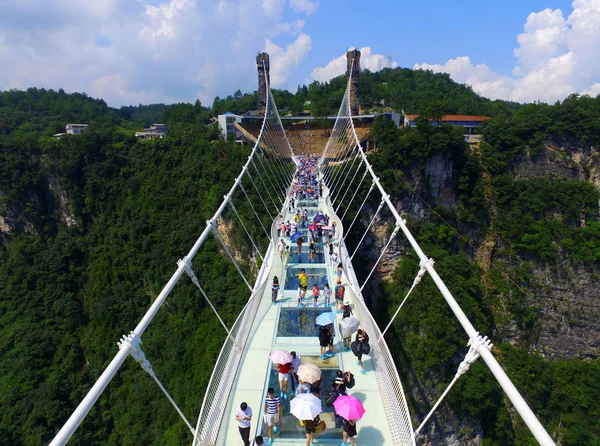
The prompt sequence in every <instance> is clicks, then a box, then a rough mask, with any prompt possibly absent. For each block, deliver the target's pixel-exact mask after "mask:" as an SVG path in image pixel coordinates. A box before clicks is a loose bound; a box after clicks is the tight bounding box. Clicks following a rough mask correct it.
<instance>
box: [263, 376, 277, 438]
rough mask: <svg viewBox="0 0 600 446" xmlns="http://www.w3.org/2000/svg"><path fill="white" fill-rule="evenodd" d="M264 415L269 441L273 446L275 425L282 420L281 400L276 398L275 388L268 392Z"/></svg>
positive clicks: (270, 388)
mask: <svg viewBox="0 0 600 446" xmlns="http://www.w3.org/2000/svg"><path fill="white" fill-rule="evenodd" d="M264 415H265V420H266V422H267V427H268V430H269V440H268V441H269V444H272V443H273V431H274V428H275V425H276V424H277V423H279V420H280V418H281V404H280V402H279V398H278V397H276V396H275V389H273V387H269V390H267V397H266V398H265V408H264Z"/></svg>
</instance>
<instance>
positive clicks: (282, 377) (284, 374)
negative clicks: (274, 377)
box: [277, 362, 292, 400]
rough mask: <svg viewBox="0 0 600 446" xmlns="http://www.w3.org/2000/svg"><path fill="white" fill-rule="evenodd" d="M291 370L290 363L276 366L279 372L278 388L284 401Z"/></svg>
mask: <svg viewBox="0 0 600 446" xmlns="http://www.w3.org/2000/svg"><path fill="white" fill-rule="evenodd" d="M291 368H292V363H291V362H289V363H287V364H279V365H278V366H277V370H279V388H280V389H281V398H283V399H284V400H286V399H287V397H288V395H287V392H288V377H289V373H290V370H291Z"/></svg>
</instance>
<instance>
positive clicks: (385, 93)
mask: <svg viewBox="0 0 600 446" xmlns="http://www.w3.org/2000/svg"><path fill="white" fill-rule="evenodd" d="M345 89H346V76H345V75H342V76H337V77H335V78H333V79H331V80H330V81H329V82H318V81H314V82H312V83H311V84H309V85H308V86H306V85H302V86H300V85H299V86H298V89H297V91H296V93H291V92H289V91H287V90H274V92H273V94H274V96H275V102H276V103H277V106H278V108H279V110H280V111H281V113H282V114H285V111H284V110H289V113H291V114H292V115H301V114H304V113H306V114H310V115H312V116H334V115H336V114H337V112H338V108H339V106H340V103H341V99H342V96H343V94H344V91H345ZM359 89H360V93H359V97H360V99H359V100H360V107H361V111H363V112H367V113H368V112H372V111H386V110H391V109H393V110H395V111H401V110H403V109H404V110H405V111H406V112H407V113H420V112H422V111H423V110H426V109H428V108H430V107H432V106H436V107H437V108H439V109H441V110H442V111H443V112H444V113H445V114H464V115H488V116H497V115H499V114H510V113H511V112H512V111H514V110H517V109H518V108H519V107H520V105H519V104H517V103H515V102H506V101H501V100H495V101H492V100H490V99H486V98H484V97H482V96H480V95H478V94H477V93H475V92H474V91H473V90H472V89H471V87H469V86H467V85H463V84H459V83H457V82H455V81H453V80H452V79H450V75H448V74H446V73H433V72H431V71H423V70H411V69H409V68H393V69H392V68H386V69H383V70H381V71H379V72H377V73H372V72H370V71H369V70H364V71H361V73H360V84H359ZM256 102H257V93H256V92H253V93H246V94H242V92H241V91H239V90H238V91H237V92H236V93H235V94H233V95H229V96H227V97H226V98H223V99H221V98H219V97H217V98H215V101H214V102H213V106H212V111H213V113H214V114H215V115H217V114H219V113H223V112H225V111H231V112H233V113H244V112H245V111H248V110H251V109H253V108H255V107H256Z"/></svg>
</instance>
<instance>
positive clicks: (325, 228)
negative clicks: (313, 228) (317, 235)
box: [321, 226, 331, 231]
mask: <svg viewBox="0 0 600 446" xmlns="http://www.w3.org/2000/svg"><path fill="white" fill-rule="evenodd" d="M321 229H323V230H324V231H329V230H330V229H331V226H323V227H321Z"/></svg>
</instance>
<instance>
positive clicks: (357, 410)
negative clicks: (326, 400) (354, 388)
mask: <svg viewBox="0 0 600 446" xmlns="http://www.w3.org/2000/svg"><path fill="white" fill-rule="evenodd" d="M333 407H334V408H335V413H337V414H338V415H339V416H340V417H342V418H345V419H346V420H360V419H361V418H362V416H363V415H364V414H365V408H364V407H363V405H362V403H361V402H360V400H359V399H358V398H354V397H353V396H350V395H340V396H338V397H337V399H336V400H335V402H334V403H333Z"/></svg>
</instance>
